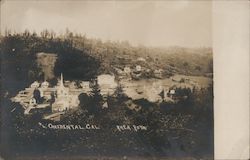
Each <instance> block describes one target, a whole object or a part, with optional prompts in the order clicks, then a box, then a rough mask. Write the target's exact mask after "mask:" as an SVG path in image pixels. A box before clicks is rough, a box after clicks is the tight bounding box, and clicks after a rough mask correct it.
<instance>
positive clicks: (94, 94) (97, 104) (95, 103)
mask: <svg viewBox="0 0 250 160" xmlns="http://www.w3.org/2000/svg"><path fill="white" fill-rule="evenodd" d="M90 88H91V93H90V95H91V102H92V103H91V104H92V105H91V107H92V109H91V110H90V112H92V113H94V114H96V113H98V112H99V111H100V109H101V108H102V107H101V103H102V101H103V98H102V95H101V89H100V86H99V84H98V83H97V79H96V78H95V79H94V80H92V81H91V83H90Z"/></svg>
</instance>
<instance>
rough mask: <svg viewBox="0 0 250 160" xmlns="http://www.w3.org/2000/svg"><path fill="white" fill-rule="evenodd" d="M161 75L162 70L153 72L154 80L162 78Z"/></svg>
mask: <svg viewBox="0 0 250 160" xmlns="http://www.w3.org/2000/svg"><path fill="white" fill-rule="evenodd" d="M162 73H163V70H162V69H156V70H154V76H155V78H162Z"/></svg>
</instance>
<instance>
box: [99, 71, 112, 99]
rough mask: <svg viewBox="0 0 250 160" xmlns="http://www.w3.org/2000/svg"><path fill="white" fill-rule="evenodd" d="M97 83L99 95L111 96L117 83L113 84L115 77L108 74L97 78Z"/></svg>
mask: <svg viewBox="0 0 250 160" xmlns="http://www.w3.org/2000/svg"><path fill="white" fill-rule="evenodd" d="M97 83H98V85H99V86H100V89H101V94H102V95H104V94H110V95H111V94H113V93H114V90H115V88H116V87H117V83H116V82H115V76H114V75H109V74H102V75H99V76H98V77H97Z"/></svg>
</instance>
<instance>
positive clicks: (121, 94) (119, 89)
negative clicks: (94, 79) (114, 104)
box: [114, 84, 126, 102]
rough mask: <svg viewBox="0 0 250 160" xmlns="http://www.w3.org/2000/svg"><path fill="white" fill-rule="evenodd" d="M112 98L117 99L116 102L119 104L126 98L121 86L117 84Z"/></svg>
mask: <svg viewBox="0 0 250 160" xmlns="http://www.w3.org/2000/svg"><path fill="white" fill-rule="evenodd" d="M114 96H115V97H116V98H117V100H118V101H119V102H121V101H122V100H124V98H125V97H126V95H125V93H124V91H123V86H122V85H121V84H118V85H117V87H116V89H115V93H114Z"/></svg>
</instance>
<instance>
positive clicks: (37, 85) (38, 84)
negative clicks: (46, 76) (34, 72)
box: [30, 81, 40, 88]
mask: <svg viewBox="0 0 250 160" xmlns="http://www.w3.org/2000/svg"><path fill="white" fill-rule="evenodd" d="M39 86H40V83H38V82H37V81H35V82H33V83H32V84H31V85H30V88H38V87H39Z"/></svg>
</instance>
